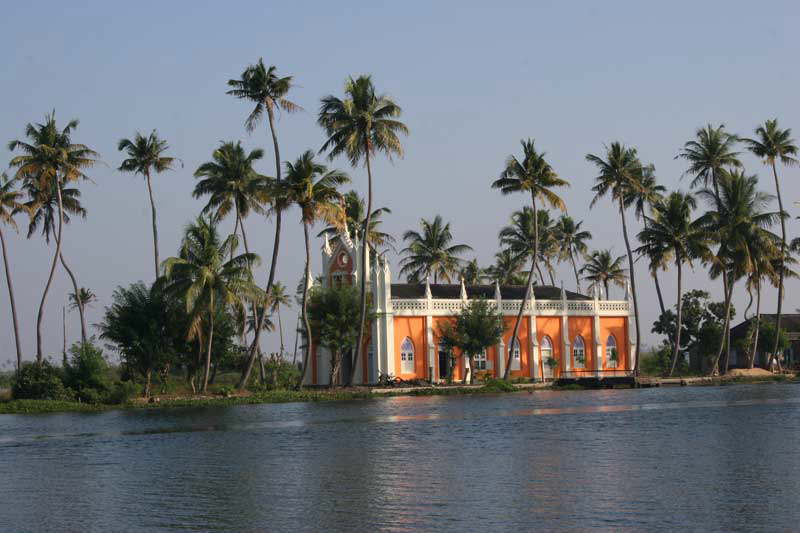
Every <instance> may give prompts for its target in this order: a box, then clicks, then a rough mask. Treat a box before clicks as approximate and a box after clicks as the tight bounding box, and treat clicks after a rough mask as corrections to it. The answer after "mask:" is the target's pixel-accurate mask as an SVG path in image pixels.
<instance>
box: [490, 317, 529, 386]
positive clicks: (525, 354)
mask: <svg viewBox="0 0 800 533" xmlns="http://www.w3.org/2000/svg"><path fill="white" fill-rule="evenodd" d="M503 318H504V325H505V328H506V329H505V332H504V333H503V344H505V350H506V353H504V354H502V356H503V358H507V357H508V353H509V352H510V351H511V334H512V333H513V332H514V324H515V323H516V321H517V317H515V316H506V317H503ZM530 324H531V319H530V317H527V316H523V317H522V321H521V322H520V324H519V332H517V341H518V342H519V370H512V371H511V377H517V376H524V377H527V376H530V375H531V373H530V361H531V357H530V353H529V351H530V342H531V341H530V331H531V330H530ZM493 351H494V352H496V351H497V350H496V349H494V350H493ZM496 363H497V361H496V359H495V366H494V368H495V375H497V370H496V369H497V364H496ZM504 364H505V363H504ZM499 377H502V376H499Z"/></svg>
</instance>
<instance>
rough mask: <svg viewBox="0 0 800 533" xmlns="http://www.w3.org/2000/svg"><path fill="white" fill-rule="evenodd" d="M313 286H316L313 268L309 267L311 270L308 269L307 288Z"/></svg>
mask: <svg viewBox="0 0 800 533" xmlns="http://www.w3.org/2000/svg"><path fill="white" fill-rule="evenodd" d="M313 286H314V274H312V273H311V270H310V269H309V271H308V284H307V285H306V288H308V289H310V288H311V287H313Z"/></svg>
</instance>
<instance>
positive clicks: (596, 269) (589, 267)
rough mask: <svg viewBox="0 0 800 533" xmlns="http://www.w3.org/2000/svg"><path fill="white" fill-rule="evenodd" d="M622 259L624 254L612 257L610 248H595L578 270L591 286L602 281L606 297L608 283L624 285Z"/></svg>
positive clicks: (625, 277) (625, 273)
mask: <svg viewBox="0 0 800 533" xmlns="http://www.w3.org/2000/svg"><path fill="white" fill-rule="evenodd" d="M624 259H625V256H624V255H621V256H619V257H616V258H615V257H613V256H612V255H611V250H595V251H594V252H592V253H591V254H590V255H589V256H588V257H587V259H586V263H584V265H583V267H581V269H580V271H579V272H580V273H581V274H583V275H584V276H583V279H585V280H586V281H590V282H591V285H592V286H597V285H598V284H600V283H602V284H603V288H604V289H605V293H606V298H608V297H609V294H608V284H609V283H613V284H614V285H617V286H619V287H624V286H625V280H626V279H627V272H626V271H625V268H624V267H623V266H622V261H623V260H624Z"/></svg>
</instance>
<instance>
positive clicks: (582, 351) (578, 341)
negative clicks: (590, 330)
mask: <svg viewBox="0 0 800 533" xmlns="http://www.w3.org/2000/svg"><path fill="white" fill-rule="evenodd" d="M579 346H580V347H579ZM579 356H580V357H579ZM572 363H573V364H574V365H575V369H576V370H577V369H579V368H580V369H584V368H586V341H584V340H583V337H582V336H580V335H576V336H575V340H574V341H573V343H572ZM579 363H580V366H578V365H579Z"/></svg>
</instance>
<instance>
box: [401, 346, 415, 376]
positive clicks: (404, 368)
mask: <svg viewBox="0 0 800 533" xmlns="http://www.w3.org/2000/svg"><path fill="white" fill-rule="evenodd" d="M409 347H410V349H408V348H409ZM415 356H416V349H415V348H414V341H412V340H411V337H406V338H405V339H403V342H402V343H400V373H401V374H414V373H415V372H416V363H415Z"/></svg>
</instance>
